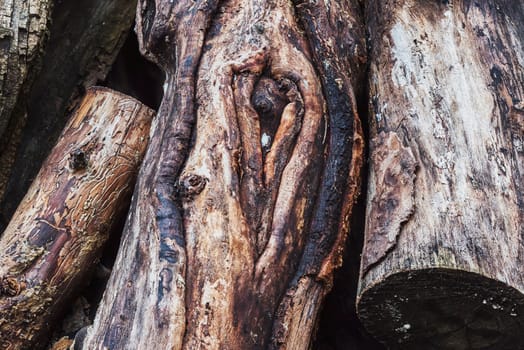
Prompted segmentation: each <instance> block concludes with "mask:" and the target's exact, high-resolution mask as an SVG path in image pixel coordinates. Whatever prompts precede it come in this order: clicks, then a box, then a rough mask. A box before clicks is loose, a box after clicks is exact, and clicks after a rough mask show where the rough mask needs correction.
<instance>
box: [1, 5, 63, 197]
mask: <svg viewBox="0 0 524 350" xmlns="http://www.w3.org/2000/svg"><path fill="white" fill-rule="evenodd" d="M52 4H53V1H51V0H29V1H28V0H2V1H0V161H1V160H2V154H3V153H4V152H7V151H12V149H11V148H13V146H11V145H10V144H9V142H8V140H9V138H10V137H11V135H12V134H13V133H16V132H17V131H19V130H18V129H19V126H20V125H21V123H23V118H24V115H22V116H21V119H17V118H13V117H12V112H13V109H14V108H15V105H16V101H17V98H18V97H19V95H24V93H26V92H27V91H25V90H27V88H28V87H29V86H30V84H31V81H32V79H33V77H34V74H35V73H37V71H38V63H39V61H40V59H41V56H42V48H43V44H44V42H45V40H46V37H47V30H48V25H49V19H50V12H51V7H52ZM0 164H1V163H0ZM7 178H8V176H7V174H5V169H4V167H0V197H1V195H2V193H3V189H4V187H5V183H6V181H7Z"/></svg>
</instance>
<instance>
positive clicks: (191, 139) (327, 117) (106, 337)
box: [75, 0, 365, 349]
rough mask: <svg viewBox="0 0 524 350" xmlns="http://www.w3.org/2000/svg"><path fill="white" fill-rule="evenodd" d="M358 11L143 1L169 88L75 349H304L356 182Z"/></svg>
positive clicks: (146, 46) (145, 30) (147, 34)
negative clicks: (112, 258) (114, 252)
mask: <svg viewBox="0 0 524 350" xmlns="http://www.w3.org/2000/svg"><path fill="white" fill-rule="evenodd" d="M293 5H294V6H293ZM358 14H359V13H358V10H357V6H356V4H354V3H352V2H350V1H341V2H337V3H333V4H332V5H331V6H327V5H326V4H325V3H309V2H308V3H305V2H304V3H303V2H297V3H295V4H292V3H290V2H289V1H283V0H282V1H253V2H251V1H249V2H246V1H235V0H231V1H223V2H220V3H219V1H203V0H198V1H178V2H176V3H172V2H170V1H167V0H166V1H161V0H157V1H151V0H148V1H142V2H141V3H140V4H139V10H138V20H137V22H138V33H139V40H140V41H141V47H142V50H143V51H144V53H145V54H146V55H147V56H148V57H150V58H152V59H153V60H155V61H156V62H157V63H158V64H159V65H160V66H161V67H162V68H163V69H164V70H165V72H166V73H167V90H166V94H165V96H164V100H163V102H162V105H161V108H160V111H159V114H158V117H157V119H156V122H155V123H154V126H153V131H152V139H151V143H150V146H149V148H148V151H147V154H146V157H145V160H144V164H143V166H142V168H141V172H140V175H139V181H138V184H137V187H136V189H135V196H134V198H133V202H132V206H131V210H130V215H129V217H128V221H127V224H126V228H125V230H124V237H123V240H122V243H121V247H120V251H119V256H118V257H117V260H116V263H115V268H114V270H113V273H112V276H111V278H110V280H109V283H108V287H107V289H106V293H105V295H104V298H103V300H102V303H101V306H100V308H99V310H98V313H97V317H96V319H95V322H94V324H93V326H92V327H90V329H89V330H88V331H87V334H81V335H79V336H78V337H77V339H76V341H75V346H77V347H81V348H83V349H102V348H111V349H128V348H137V349H142V348H169V349H201V348H202V349H203V348H205V349H263V348H279V349H301V348H307V346H308V344H309V342H310V340H311V334H312V330H313V328H314V325H315V321H316V317H317V314H318V311H319V308H320V306H321V304H322V300H323V298H324V296H325V294H326V293H327V291H329V289H330V288H331V284H332V274H333V269H334V268H335V267H336V266H338V265H339V264H340V260H341V253H342V250H343V244H344V241H345V237H346V234H347V231H348V219H349V215H350V212H351V207H352V204H353V201H354V199H355V196H356V193H357V191H358V185H359V178H360V174H359V168H360V165H361V163H362V148H363V142H362V139H361V135H360V124H359V120H358V117H357V114H356V108H355V103H354V96H353V84H355V83H356V81H357V80H358V78H357V77H356V76H359V74H360V73H359V72H358V70H359V69H360V65H361V64H362V63H363V62H364V59H365V56H364V54H363V52H364V44H363V43H362V42H361V38H362V37H363V36H362V28H360V27H359V24H358V23H360V22H359V18H358ZM298 22H299V23H298ZM352 79H353V80H352Z"/></svg>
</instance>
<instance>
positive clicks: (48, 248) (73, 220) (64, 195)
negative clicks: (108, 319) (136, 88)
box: [0, 87, 153, 349]
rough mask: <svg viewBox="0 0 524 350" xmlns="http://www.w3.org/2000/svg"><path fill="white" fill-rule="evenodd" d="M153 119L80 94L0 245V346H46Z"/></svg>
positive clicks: (116, 207)
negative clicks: (77, 106)
mask: <svg viewBox="0 0 524 350" xmlns="http://www.w3.org/2000/svg"><path fill="white" fill-rule="evenodd" d="M152 116H153V111H152V110H151V109H149V108H147V107H145V106H144V105H142V104H141V103H139V102H138V101H136V100H134V99H132V98H130V97H128V96H125V95H122V94H120V93H117V92H114V91H111V90H109V89H106V88H100V87H96V88H90V89H89V90H88V91H87V94H86V96H85V98H84V99H83V101H82V103H81V105H80V106H79V108H78V109H77V110H76V111H75V112H74V113H73V115H72V117H71V119H70V121H69V123H68V125H67V126H66V128H65V130H64V132H63V133H62V135H61V136H60V139H59V141H58V143H57V145H56V146H55V148H54V149H53V151H52V152H51V154H50V156H49V157H48V158H47V160H46V161H45V163H44V164H43V166H42V169H41V171H40V173H39V174H38V176H37V177H36V179H35V181H34V182H33V184H32V186H31V188H30V189H29V192H28V193H27V195H26V196H25V197H24V199H23V201H22V202H21V204H20V206H19V207H18V209H17V211H16V213H15V215H14V217H13V219H12V220H11V222H10V224H9V226H8V227H7V229H6V231H5V232H4V235H3V236H2V238H1V240H0V314H1V315H2V317H0V348H2V349H36V348H40V347H43V346H44V345H45V344H46V340H48V339H47V338H48V337H49V336H50V328H51V327H52V325H53V324H54V321H55V320H56V319H57V317H58V316H60V314H61V313H62V312H63V311H64V309H65V308H66V306H67V303H68V302H69V301H70V299H71V298H72V297H73V296H74V293H75V291H77V290H78V288H79V287H80V286H82V285H83V283H84V282H85V278H86V276H88V274H89V272H90V271H91V270H92V268H93V266H94V264H95V263H96V260H97V258H98V257H99V255H100V253H101V248H102V247H103V244H104V242H105V241H106V239H107V238H108V236H109V233H110V232H111V229H112V227H113V224H114V223H115V222H117V220H118V217H119V216H121V215H122V214H124V211H125V210H126V208H127V204H126V203H128V200H129V199H130V198H129V197H130V194H131V190H132V188H133V183H134V179H135V177H136V174H137V171H138V166H139V164H140V162H141V159H142V157H143V154H144V153H145V148H146V144H147V141H148V133H149V125H150V122H151V119H152Z"/></svg>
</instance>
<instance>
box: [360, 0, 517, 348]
mask: <svg viewBox="0 0 524 350" xmlns="http://www.w3.org/2000/svg"><path fill="white" fill-rule="evenodd" d="M367 18H368V20H369V21H368V26H369V31H370V34H371V38H370V39H371V43H372V51H371V70H370V77H369V82H370V96H369V98H370V102H371V103H370V110H371V112H370V116H371V118H370V119H371V138H372V139H371V167H370V178H369V191H368V208H367V224H366V226H367V227H366V239H365V246H364V251H363V255H362V269H361V281H360V290H359V301H358V308H359V314H360V318H361V320H362V321H363V322H364V324H365V325H366V327H367V328H368V330H369V331H370V332H371V333H373V334H374V335H375V336H376V337H378V338H379V339H380V340H381V341H383V342H385V343H386V344H387V345H388V346H389V347H390V348H393V349H396V348H401V349H420V348H422V347H423V348H425V349H520V348H523V347H524V340H523V338H522V331H523V328H522V325H523V324H524V322H523V321H524V296H523V294H522V293H523V292H524V280H523V274H522V268H521V265H522V262H523V253H524V250H523V247H524V245H523V241H522V239H523V238H522V237H524V225H523V222H524V200H523V198H524V197H523V180H524V179H523V177H522V174H523V170H524V168H523V164H524V157H523V155H524V152H523V147H522V145H523V134H524V128H523V126H524V122H523V120H524V119H523V118H524V112H523V110H524V109H523V103H524V89H523V86H524V69H523V64H524V51H523V47H524V46H523V45H524V40H523V37H522V33H523V32H524V6H523V5H522V3H521V2H519V1H510V0H505V1H495V2H488V1H470V0H461V1H441V2H429V1H424V2H421V1H414V0H403V1H369V2H368V9H367Z"/></svg>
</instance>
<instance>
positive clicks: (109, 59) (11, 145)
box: [0, 0, 136, 230]
mask: <svg viewBox="0 0 524 350" xmlns="http://www.w3.org/2000/svg"><path fill="white" fill-rule="evenodd" d="M15 2H16V1H15ZM55 2H56V4H55V6H54V10H53V15H52V17H51V19H52V23H51V25H50V26H49V40H47V43H46V45H45V53H43V57H42V58H41V61H42V68H41V69H40V70H39V72H38V74H37V75H35V76H33V77H32V79H31V81H33V84H32V85H31V86H30V88H29V86H28V89H27V90H28V91H25V93H24V95H23V96H21V97H19V98H18V100H17V101H16V106H15V107H14V110H13V111H12V113H11V115H10V120H11V122H10V126H9V129H8V131H7V132H6V133H5V134H4V135H2V133H1V130H0V135H2V136H1V137H0V230H2V229H3V228H5V226H6V225H7V223H8V222H9V218H10V217H11V215H12V214H13V213H14V211H15V209H16V208H17V206H18V204H19V202H20V200H21V199H22V197H23V196H24V195H25V193H26V191H27V189H28V188H29V186H30V184H31V181H32V180H33V179H34V178H35V176H36V174H37V172H38V171H39V169H40V166H41V164H42V162H43V161H44V160H45V158H46V157H47V155H48V154H49V151H50V150H51V148H52V147H53V146H54V145H55V143H56V140H57V138H58V136H59V134H60V131H61V130H62V129H63V127H64V126H65V124H66V122H67V119H68V116H69V114H70V112H71V111H72V109H73V108H72V107H76V106H78V103H79V101H80V98H81V97H82V96H83V94H84V92H85V89H86V88H87V87H89V86H92V85H94V84H96V83H97V82H99V81H102V80H103V79H104V78H105V76H106V73H107V72H108V70H109V68H110V67H111V64H112V63H113V61H114V60H115V57H116V55H117V54H118V51H119V49H120V47H121V46H122V44H123V42H124V40H125V38H126V36H127V33H128V32H129V30H130V28H131V25H132V22H133V18H134V15H135V8H136V1H129V0H110V1H108V0H76V1H55ZM18 3H25V4H30V5H28V6H29V7H30V8H32V7H34V6H35V5H34V4H33V3H37V2H36V1H34V0H33V1H18ZM38 3H44V2H43V1H40V2H38ZM25 6H27V5H25ZM33 11H34V10H33ZM30 18H32V21H33V22H35V21H37V19H39V21H40V22H41V21H43V19H44V18H45V17H43V14H40V15H39V16H37V15H35V14H33V15H31V16H30ZM32 26H34V25H32ZM26 36H27V34H26ZM26 36H22V35H21V36H20V40H22V38H25V37H26ZM34 36H35V34H31V35H30V36H29V37H30V38H32V37H34ZM31 40H32V41H35V39H31ZM6 69H7V73H6V74H8V75H9V76H13V77H16V79H21V78H22V76H20V75H19V73H18V71H17V69H16V68H15V67H7V68H6ZM33 75H34V74H33ZM8 96H9V98H10V99H12V100H13V102H12V103H13V104H14V103H15V100H16V95H15V94H11V95H8ZM0 106H2V107H3V108H4V110H5V108H6V107H5V106H7V104H3V103H2V104H0ZM0 108H1V107H0ZM6 113H7V110H6ZM8 117H9V115H8ZM1 120H2V117H0V123H1Z"/></svg>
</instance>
